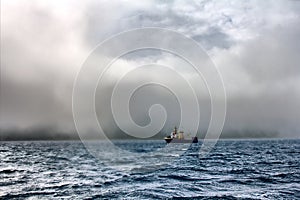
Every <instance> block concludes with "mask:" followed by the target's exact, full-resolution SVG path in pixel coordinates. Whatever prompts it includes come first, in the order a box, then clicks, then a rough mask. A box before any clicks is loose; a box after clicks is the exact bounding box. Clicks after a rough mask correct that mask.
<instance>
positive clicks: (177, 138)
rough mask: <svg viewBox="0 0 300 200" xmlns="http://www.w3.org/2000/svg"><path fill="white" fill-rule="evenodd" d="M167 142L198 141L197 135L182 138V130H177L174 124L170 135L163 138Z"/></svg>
mask: <svg viewBox="0 0 300 200" xmlns="http://www.w3.org/2000/svg"><path fill="white" fill-rule="evenodd" d="M164 139H165V141H166V142H167V143H198V138H197V137H192V138H191V139H185V138H184V132H183V131H179V132H178V130H177V128H176V126H175V128H174V130H173V131H172V132H171V135H169V136H167V137H165V138H164Z"/></svg>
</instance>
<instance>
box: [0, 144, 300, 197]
mask: <svg viewBox="0 0 300 200" xmlns="http://www.w3.org/2000/svg"><path fill="white" fill-rule="evenodd" d="M113 144H114V145H116V146H117V147H118V148H119V147H120V148H122V149H124V151H126V152H127V153H126V154H124V155H121V154H112V153H111V152H110V150H109V148H108V146H107V145H105V142H104V143H101V145H100V146H101V147H103V148H102V150H99V154H101V156H100V157H97V156H94V155H93V154H92V153H91V151H90V150H89V148H87V146H86V144H84V143H82V142H81V141H13V142H4V141H2V142H0V199H300V140H299V139H298V140H297V139H293V140H288V139H278V140H275V139H274V140H219V141H218V142H217V144H216V145H215V146H214V148H213V149H212V151H210V152H209V153H208V154H207V155H206V156H204V157H199V148H200V147H201V142H200V143H199V144H192V145H188V146H186V144H177V145H173V147H172V148H169V149H168V152H167V153H166V152H165V151H162V149H164V148H165V147H166V144H165V142H164V141H158V140H153V141H134V140H124V141H116V142H114V143H113ZM182 145H183V146H182ZM184 145H185V146H184ZM110 146H111V145H110ZM178 149H179V150H178ZM128 152H133V153H132V154H130V153H128ZM130 155H131V156H130ZM170 158H171V159H170Z"/></svg>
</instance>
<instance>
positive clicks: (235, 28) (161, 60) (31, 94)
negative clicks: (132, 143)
mask: <svg viewBox="0 0 300 200" xmlns="http://www.w3.org/2000/svg"><path fill="white" fill-rule="evenodd" d="M299 13H300V2H298V1H276V2H274V1H263V2H262V1H254V0H252V1H214V0H211V1H193V2H192V1H191V2H188V1H166V2H161V1H146V2H142V1H131V2H130V3H129V2H127V1H94V0H88V1H80V2H73V1H68V0H63V1H59V2H58V1H57V2H54V1H48V0H47V1H30V2H25V1H22V0H21V1H15V0H12V1H11V0H3V1H1V96H0V99H1V101H0V106H1V107H0V109H1V113H0V114H1V116H0V117H1V120H0V130H1V133H0V134H1V139H2V140H4V139H20V138H21V139H37V138H50V139H69V138H72V139H74V138H75V139H76V138H77V134H76V129H75V125H74V121H73V116H72V91H73V84H74V81H75V79H76V75H77V74H78V72H79V70H80V68H81V66H82V64H83V63H84V61H85V60H86V58H87V57H88V55H89V54H90V53H91V51H92V50H93V49H94V48H95V47H96V46H97V45H98V44H99V43H100V42H102V41H103V40H105V39H107V38H108V37H110V36H112V35H114V34H117V33H120V32H122V31H127V30H130V29H133V28H143V27H160V28H166V29H170V30H175V31H178V32H180V33H182V34H184V35H186V36H188V37H191V38H193V39H194V40H195V41H197V42H198V43H199V44H200V45H201V46H202V47H203V48H204V49H205V50H206V51H207V53H208V55H209V56H210V58H211V59H212V61H213V62H214V63H215V65H216V67H217V68H218V69H219V70H220V73H221V75H222V77H223V81H224V86H225V89H226V93H227V116H226V121H225V125H224V130H223V133H222V137H224V138H228V137H230V138H231V137H233V138H236V137H238V138H241V137H251V138H260V137H293V138H295V137H296V138H299V136H300V125H299V120H300V109H299V108H300V103H299V102H300V67H299V63H300V62H299V61H300V57H299V53H300V40H299V35H300V28H299V27H300V18H299V15H300V14H299ZM145 37H146V36H145ZM120 45H121V44H120ZM147 63H156V64H162V65H168V66H174V67H175V68H176V67H178V68H180V67H181V68H182V71H183V72H184V73H185V74H187V76H191V79H192V77H193V74H194V72H193V71H191V70H189V69H188V68H189V66H188V64H187V63H184V62H182V61H180V59H179V58H178V57H176V56H174V55H171V54H170V53H165V52H161V51H158V50H156V51H140V52H136V53H132V54H129V55H127V56H124V57H122V58H120V59H119V60H118V61H117V62H116V63H115V64H114V65H115V67H116V68H115V70H112V71H111V72H109V73H110V75H109V76H108V78H107V82H106V85H104V86H103V88H104V91H102V94H101V95H103V96H105V95H106V94H109V92H106V91H105V90H107V91H109V90H111V89H112V88H113V83H114V82H115V81H116V80H117V78H118V77H119V76H120V74H122V71H126V70H128V69H130V68H131V67H132V66H134V65H142V64H147ZM146 75H147V76H152V77H153V79H155V78H157V77H158V76H159V74H158V73H155V72H153V73H149V74H146ZM143 76H145V74H141V77H138V78H143ZM138 78H137V79H138ZM162 78H171V77H168V76H167V75H164V76H163V77H162ZM131 81H132V82H134V81H135V80H131ZM128 84H131V82H128ZM88 86H89V83H88V81H87V87H88ZM179 87H180V86H179ZM198 87H199V88H198V89H199V91H200V92H199V93H201V94H202V95H199V102H200V109H201V119H200V122H199V125H200V132H199V135H201V136H203V134H204V133H205V131H206V129H207V127H208V124H209V119H210V114H211V110H210V106H211V105H210V101H209V95H208V93H207V91H205V88H204V84H203V85H199V86H198ZM202 91H203V93H202ZM147 94H148V95H150V94H151V96H153V97H154V98H153V99H147V98H146V97H145V93H144V95H143V91H141V94H137V95H136V96H134V97H133V102H131V104H130V106H131V112H132V117H133V120H135V121H136V123H137V124H139V125H146V124H147V123H149V117H148V116H147V112H148V108H149V106H150V105H151V104H152V103H155V102H154V101H158V103H161V104H162V105H164V106H165V108H166V110H167V111H168V116H169V118H168V120H167V122H166V124H165V127H164V129H163V130H162V132H169V131H170V129H171V128H172V127H173V126H174V125H176V124H177V123H178V121H179V116H180V112H179V111H178V109H176V108H178V105H177V103H176V101H174V97H172V94H170V93H169V92H168V91H165V90H164V89H162V88H155V87H154V88H152V89H149V90H148V91H147ZM83 98H84V96H83ZM107 98H109V96H108V97H107ZM145 98H146V99H145ZM186 98H190V97H189V96H188V95H187V97H186ZM138 102H140V103H138ZM99 109H100V110H101V109H104V110H105V109H110V108H109V104H105V103H104V104H103V105H102V106H101V105H100V108H99ZM105 117H106V118H105V119H103V121H102V122H103V123H104V127H105V130H106V131H107V132H109V133H110V134H111V135H112V138H123V136H122V135H121V134H120V132H121V130H120V129H119V128H118V127H117V125H116V124H115V122H114V120H113V118H112V116H109V115H106V116H105ZM88 123H89V119H86V129H87V132H93V131H95V132H97V131H96V130H90V129H89V125H88ZM161 134H163V133H161ZM157 137H158V138H159V137H161V135H158V136H157Z"/></svg>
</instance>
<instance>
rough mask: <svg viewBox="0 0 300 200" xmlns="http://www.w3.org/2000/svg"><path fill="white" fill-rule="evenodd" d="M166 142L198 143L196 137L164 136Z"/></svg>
mask: <svg viewBox="0 0 300 200" xmlns="http://www.w3.org/2000/svg"><path fill="white" fill-rule="evenodd" d="M165 141H166V143H198V138H197V137H194V138H192V139H190V140H187V139H177V138H165Z"/></svg>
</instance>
